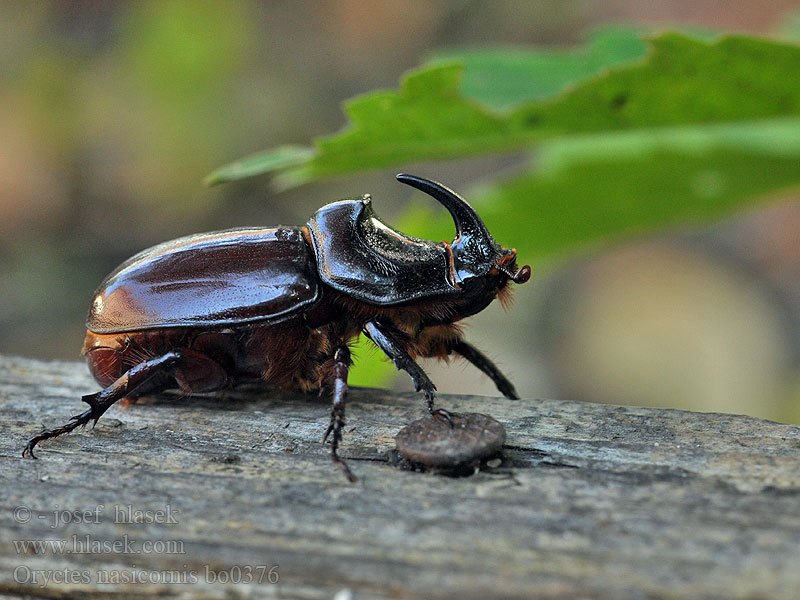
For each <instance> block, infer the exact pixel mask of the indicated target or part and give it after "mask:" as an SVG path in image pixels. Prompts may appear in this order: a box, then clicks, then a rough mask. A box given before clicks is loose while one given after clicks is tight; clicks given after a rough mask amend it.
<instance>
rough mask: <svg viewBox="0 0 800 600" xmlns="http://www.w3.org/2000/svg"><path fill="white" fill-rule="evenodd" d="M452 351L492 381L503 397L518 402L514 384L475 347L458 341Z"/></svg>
mask: <svg viewBox="0 0 800 600" xmlns="http://www.w3.org/2000/svg"><path fill="white" fill-rule="evenodd" d="M452 351H453V352H455V353H456V354H460V355H461V356H463V357H464V358H466V359H467V360H468V361H469V362H471V363H472V364H473V365H475V366H476V367H478V369H480V370H481V371H483V373H484V374H486V375H488V376H489V378H490V379H491V380H492V381H494V384H495V386H497V389H498V391H499V392H500V393H501V394H503V396H505V397H506V398H511V399H513V400H519V395H518V394H517V390H515V389H514V384H513V383H511V382H510V381H509V380H508V378H507V377H506V376H505V375H503V374H502V373H501V372H500V369H498V368H497V365H495V364H494V363H493V362H492V361H491V360H489V359H488V358H487V357H486V355H485V354H483V352H481V351H480V350H478V349H477V348H476V347H475V346H473V345H472V344H470V343H468V342H465V341H464V340H459V341H458V342H456V343H455V344H453V347H452Z"/></svg>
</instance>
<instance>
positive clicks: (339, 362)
mask: <svg viewBox="0 0 800 600" xmlns="http://www.w3.org/2000/svg"><path fill="white" fill-rule="evenodd" d="M333 361H334V362H333V377H334V380H333V405H332V407H331V422H330V424H329V425H328V429H327V430H325V435H324V436H323V437H322V442H323V443H325V442H326V441H327V440H328V437H329V436H330V435H331V434H333V437H332V438H331V459H333V462H334V463H335V464H336V465H337V466H338V467H339V468H340V469H342V471H344V474H345V477H347V479H349V480H350V481H351V482H354V481H356V476H355V475H353V472H352V471H351V470H350V467H348V466H347V463H346V462H345V461H344V460H342V458H341V457H340V456H339V454H338V449H339V442H341V441H342V429H344V425H345V418H344V406H345V402H346V401H347V374H348V372H349V371H350V365H351V364H352V362H353V361H352V360H351V359H350V350H349V348H348V347H347V346H346V345H341V346H339V347H338V348H337V349H336V352H335V353H334V355H333Z"/></svg>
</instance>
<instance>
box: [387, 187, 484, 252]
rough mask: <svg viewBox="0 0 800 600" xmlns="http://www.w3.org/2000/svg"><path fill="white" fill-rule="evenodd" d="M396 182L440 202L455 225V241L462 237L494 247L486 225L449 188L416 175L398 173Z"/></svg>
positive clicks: (464, 201)
mask: <svg viewBox="0 0 800 600" xmlns="http://www.w3.org/2000/svg"><path fill="white" fill-rule="evenodd" d="M397 181H399V182H400V183H405V184H406V185H410V186H411V187H414V188H417V189H418V190H420V191H422V192H425V193H426V194H428V195H429V196H433V197H434V198H436V200H438V201H439V202H441V203H442V204H443V205H444V207H445V208H446V209H447V210H448V211H449V212H450V215H451V216H452V217H453V221H454V222H455V225H456V239H458V238H460V237H462V236H469V237H474V238H475V239H476V240H480V241H481V242H483V243H484V244H486V245H488V246H489V247H491V246H493V245H494V239H493V238H492V236H491V234H490V233H489V231H488V230H487V229H486V225H484V224H483V221H482V220H481V218H480V217H479V216H478V213H476V212H475V211H474V210H473V208H472V207H471V206H470V205H469V204H467V201H466V200H464V199H463V198H462V197H461V196H459V195H458V194H456V193H455V192H454V191H453V190H451V189H450V188H448V187H446V186H443V185H442V184H441V183H437V182H436V181H431V180H430V179H424V178H422V177H417V176H416V175H409V174H407V173H400V174H399V175H397Z"/></svg>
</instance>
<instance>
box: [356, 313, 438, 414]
mask: <svg viewBox="0 0 800 600" xmlns="http://www.w3.org/2000/svg"><path fill="white" fill-rule="evenodd" d="M364 333H365V334H366V335H367V337H368V338H369V339H371V340H372V341H373V342H374V343H375V345H376V346H378V348H380V349H381V350H383V352H384V354H386V356H388V357H389V358H391V359H392V361H393V362H394V364H395V366H396V367H397V368H398V370H399V369H402V370H403V371H405V372H406V373H408V374H409V375H410V376H411V380H412V381H413V382H414V389H416V390H417V391H418V392H419V391H422V392H423V393H424V394H425V400H426V401H427V403H428V412H429V413H431V414H432V415H439V416H442V417H444V418H445V419H447V421H448V422H449V423H450V425H451V426H452V425H453V420H452V419H451V415H450V413H449V412H447V411H446V410H445V409H443V408H434V406H433V401H434V399H435V397H436V386H435V385H433V382H432V381H431V380H430V378H429V377H428V374H427V373H425V371H423V370H422V367H420V366H419V365H418V364H417V363H416V362H415V361H414V359H413V358H411V356H410V355H409V354H408V352H406V351H405V350H404V349H403V347H402V346H400V344H398V343H397V341H396V340H395V339H394V338H393V337H392V335H391V333H390V331H389V330H388V329H386V328H384V327H383V326H381V325H380V324H379V323H378V322H377V321H368V322H367V323H366V324H365V325H364Z"/></svg>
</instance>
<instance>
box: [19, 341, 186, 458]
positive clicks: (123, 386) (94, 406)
mask: <svg viewBox="0 0 800 600" xmlns="http://www.w3.org/2000/svg"><path fill="white" fill-rule="evenodd" d="M181 358H182V355H181V352H180V351H179V350H175V351H172V352H167V353H166V354H164V355H162V356H159V357H157V358H152V359H150V360H145V361H143V362H141V363H139V364H138V365H136V366H135V367H133V368H131V369H129V370H128V371H127V372H126V373H125V374H123V375H122V376H121V377H120V378H119V379H117V380H116V381H115V382H114V383H112V384H111V385H110V386H108V387H107V388H105V389H104V390H101V391H99V392H97V393H95V394H88V395H86V396H83V398H81V399H82V400H83V401H84V402H86V404H88V405H89V406H90V408H89V409H88V410H86V411H84V412H82V413H81V414H79V415H75V416H74V417H72V418H71V419H70V420H69V421H67V423H66V424H64V425H62V426H61V427H56V428H55V429H50V430H49V431H45V432H43V433H40V434H39V435H36V436H34V437H32V438H31V439H30V440H29V441H28V443H27V444H26V446H25V449H24V450H23V451H22V456H30V457H31V458H36V456H35V455H34V453H33V449H34V448H35V447H36V445H37V444H38V443H39V442H43V441H44V440H47V439H50V438H54V437H58V436H59V435H63V434H65V433H69V432H70V431H73V430H74V429H77V428H78V427H81V426H84V427H85V426H86V424H87V423H89V421H94V422H95V424H97V421H98V419H100V417H102V416H103V413H105V412H106V411H107V410H108V409H109V408H111V406H112V405H113V404H114V403H115V402H116V401H117V400H121V399H122V398H124V397H125V396H127V395H128V394H132V393H133V392H134V391H136V389H137V388H139V387H141V386H142V385H143V384H144V383H146V382H147V381H149V380H150V379H151V378H152V377H153V376H155V375H157V374H159V373H163V372H164V370H169V369H172V368H173V367H174V366H175V365H176V363H178V361H180V360H181Z"/></svg>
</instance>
